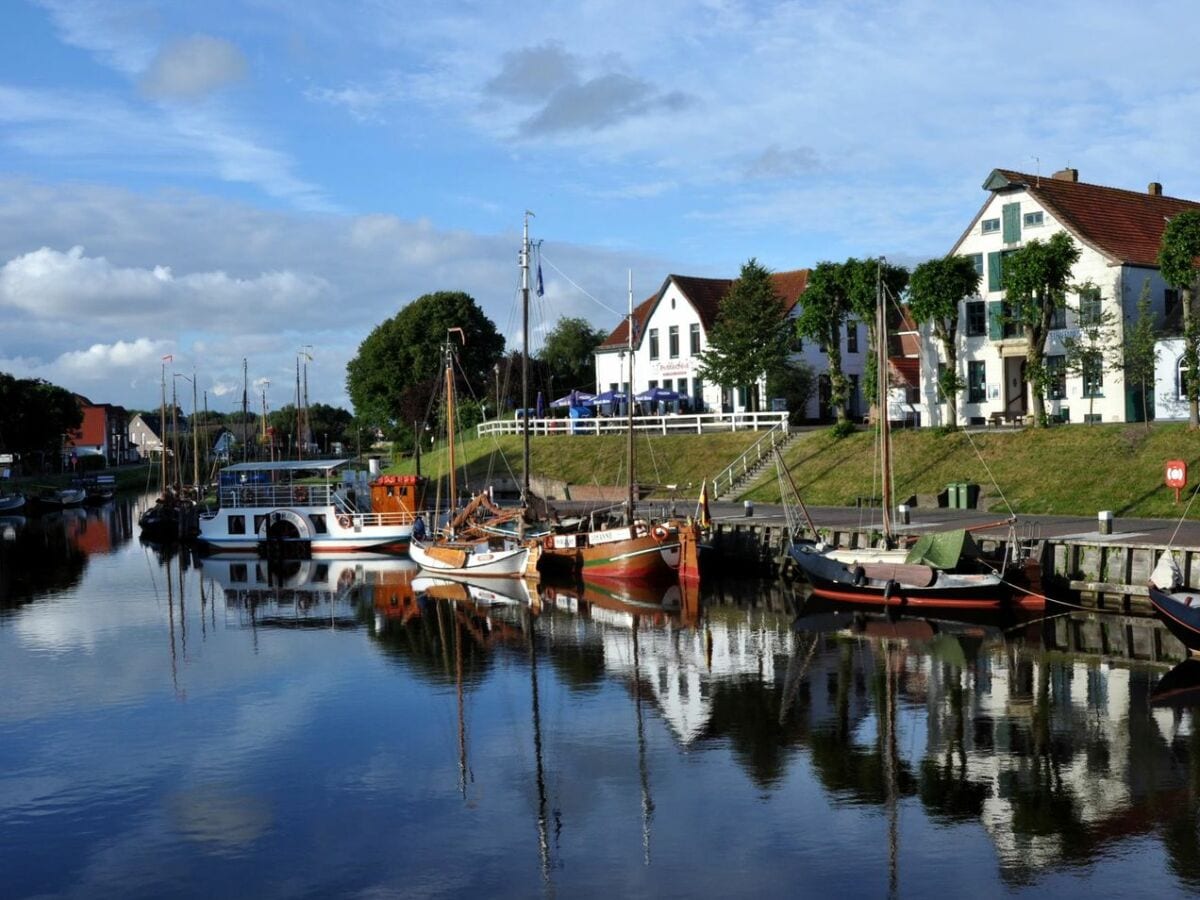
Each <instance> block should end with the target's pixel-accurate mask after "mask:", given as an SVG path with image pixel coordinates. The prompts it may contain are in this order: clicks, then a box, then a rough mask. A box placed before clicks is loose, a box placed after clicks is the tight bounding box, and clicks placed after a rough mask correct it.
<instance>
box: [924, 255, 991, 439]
mask: <svg viewBox="0 0 1200 900" xmlns="http://www.w3.org/2000/svg"><path fill="white" fill-rule="evenodd" d="M978 293H979V273H978V272H977V271H975V263H974V262H972V261H971V259H970V258H969V257H966V256H946V257H943V258H941V259H931V260H928V261H927V262H923V263H921V264H920V265H919V266H917V267H916V268H915V269H913V273H912V278H911V279H910V281H909V284H908V308H909V309H910V310H911V311H912V314H913V318H914V319H916V320H917V321H918V322H922V323H928V324H929V325H930V327H931V328H932V329H933V336H934V337H935V338H936V339H937V341H938V343H939V344H941V347H942V356H943V358H944V361H945V368H944V369H942V371H941V373H940V374H939V376H938V393H939V395H940V397H941V399H942V401H943V402H945V403H946V404H947V405H948V407H949V422H948V424H949V426H950V427H951V428H957V427H958V395H959V392H960V391H962V389H963V380H962V376H960V375H959V373H958V320H959V311H960V310H961V309H962V306H961V304H962V302H963V301H964V300H966V299H967V298H968V297H973V296H975V295H976V294H978Z"/></svg>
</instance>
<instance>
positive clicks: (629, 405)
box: [625, 269, 637, 525]
mask: <svg viewBox="0 0 1200 900" xmlns="http://www.w3.org/2000/svg"><path fill="white" fill-rule="evenodd" d="M627 331H628V332H629V333H628V338H629V384H628V386H627V387H626V388H625V408H626V410H627V411H628V413H629V422H628V426H629V427H628V428H627V429H626V447H625V455H626V459H627V461H628V464H629V498H628V501H627V502H628V503H629V524H630V525H632V524H633V520H634V518H635V516H634V510H635V509H636V507H635V506H634V504H635V502H636V500H635V498H634V494H635V493H637V489H636V487H635V485H634V477H633V462H634V457H633V453H634V448H633V269H630V270H629V327H628V329H627Z"/></svg>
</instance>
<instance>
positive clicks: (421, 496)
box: [371, 475, 429, 513]
mask: <svg viewBox="0 0 1200 900" xmlns="http://www.w3.org/2000/svg"><path fill="white" fill-rule="evenodd" d="M428 483H429V479H428V478H425V477H424V476H423V475H380V476H379V477H378V478H376V479H375V480H374V481H372V482H371V510H372V511H373V512H406V513H418V512H420V511H421V510H422V509H424V508H425V486H426V484H428Z"/></svg>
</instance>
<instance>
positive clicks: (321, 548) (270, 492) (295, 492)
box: [200, 459, 425, 555]
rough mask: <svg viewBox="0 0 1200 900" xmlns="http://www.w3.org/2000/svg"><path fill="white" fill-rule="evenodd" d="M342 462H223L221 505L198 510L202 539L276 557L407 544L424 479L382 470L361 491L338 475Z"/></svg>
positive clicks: (219, 546)
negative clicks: (366, 489) (203, 510)
mask: <svg viewBox="0 0 1200 900" xmlns="http://www.w3.org/2000/svg"><path fill="white" fill-rule="evenodd" d="M346 462H347V461H346V460H344V459H333V460H286V461H283V462H245V463H237V464H235V465H232V466H227V467H226V468H224V469H222V470H221V472H220V477H219V483H218V500H219V504H220V505H219V508H218V509H217V510H216V511H215V512H207V513H202V514H201V515H200V539H201V540H202V541H204V542H205V543H206V544H208V545H209V546H210V547H213V548H214V549H217V550H220V551H229V550H263V551H265V552H268V553H279V554H281V555H292V554H295V555H304V554H305V553H306V552H311V553H321V552H328V551H350V550H382V549H387V550H404V549H405V548H407V546H408V543H409V538H410V537H411V535H412V529H413V522H414V520H415V518H416V512H417V511H418V510H419V509H420V506H421V503H422V502H423V500H424V496H423V494H424V484H425V479H423V478H419V477H417V476H411V475H410V476H395V475H392V476H383V477H381V478H377V479H376V480H374V481H372V482H371V483H370V486H369V491H362V490H361V489H360V488H356V486H355V485H354V483H352V482H339V481H338V475H339V474H340V473H339V472H338V470H339V469H340V468H341V467H342V466H344V465H345V464H346ZM364 494H365V495H366V496H364ZM364 507H366V508H364Z"/></svg>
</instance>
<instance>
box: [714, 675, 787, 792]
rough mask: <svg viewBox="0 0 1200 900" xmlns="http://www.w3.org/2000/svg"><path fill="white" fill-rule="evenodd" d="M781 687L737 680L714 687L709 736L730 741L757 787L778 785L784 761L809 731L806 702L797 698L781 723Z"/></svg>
mask: <svg viewBox="0 0 1200 900" xmlns="http://www.w3.org/2000/svg"><path fill="white" fill-rule="evenodd" d="M780 696H781V694H780V688H779V687H778V686H776V685H767V684H764V683H763V682H761V681H759V680H749V679H737V680H732V681H726V682H718V683H717V684H715V685H713V693H712V717H711V718H710V720H709V729H708V736H709V737H718V736H720V737H725V738H727V739H728V740H729V742H730V746H731V749H732V751H733V756H734V758H735V759H736V760H737V761H738V763H739V764H740V765H741V766H742V767H743V768H744V769H745V770H746V773H747V774H748V775H749V776H750V777H751V778H752V779H753V780H754V782H755V783H756V784H758V785H759V786H761V787H764V788H767V787H772V786H774V785H776V784H778V783H779V782H780V781H781V780H782V779H783V775H784V772H785V768H786V765H785V764H786V762H787V759H788V758H789V757H790V756H792V755H794V752H795V749H794V748H795V747H796V746H797V745H798V744H800V743H801V738H802V735H804V734H805V733H806V732H807V730H808V721H807V717H806V716H805V715H804V714H803V713H804V710H805V707H806V703H805V699H804V697H803V691H802V692H801V696H800V697H797V699H796V706H795V713H794V714H793V715H792V717H791V718H790V719H789V720H788V721H787V722H785V723H784V724H782V725H781V724H780V722H779V702H780Z"/></svg>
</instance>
